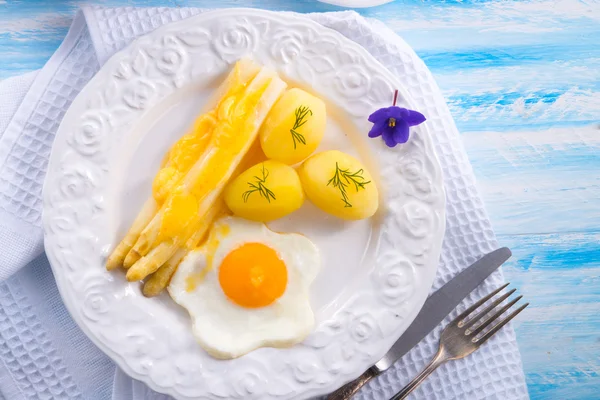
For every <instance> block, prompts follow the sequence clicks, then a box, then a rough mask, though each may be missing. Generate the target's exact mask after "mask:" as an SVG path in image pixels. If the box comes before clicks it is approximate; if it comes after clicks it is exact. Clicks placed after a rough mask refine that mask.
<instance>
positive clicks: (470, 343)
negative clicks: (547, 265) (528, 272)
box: [390, 283, 529, 400]
mask: <svg viewBox="0 0 600 400" xmlns="http://www.w3.org/2000/svg"><path fill="white" fill-rule="evenodd" d="M508 285H509V283H507V284H505V285H503V286H501V287H499V288H498V289H496V290H494V291H493V292H492V293H490V294H488V295H487V296H485V297H484V298H482V299H481V300H479V301H478V302H477V303H475V304H473V305H472V306H471V307H469V308H468V309H467V310H466V311H465V312H463V313H462V314H460V315H459V316H458V317H457V318H456V319H455V320H454V321H452V322H450V324H449V325H448V326H447V327H446V328H445V329H444V331H443V332H442V336H441V338H440V345H439V348H438V351H437V353H436V355H435V356H434V357H433V359H432V360H431V362H430V363H429V365H427V367H425V369H424V370H423V372H421V373H420V374H419V375H417V376H416V377H415V378H414V379H413V380H412V381H411V382H410V383H409V384H408V385H406V387H404V389H402V390H401V391H400V392H398V393H397V394H396V395H395V396H394V397H392V398H391V399H390V400H400V399H405V398H406V397H407V396H408V395H409V394H411V393H412V391H413V390H415V389H416V388H417V386H419V385H420V384H421V382H423V381H424V380H425V379H426V378H427V377H428V376H429V375H431V373H432V372H433V371H435V369H436V368H437V367H439V366H440V365H442V364H443V363H445V362H446V361H450V360H458V359H459V358H463V357H466V356H468V355H469V354H471V353H473V352H474V351H475V350H477V349H478V348H479V346H481V345H482V344H484V343H485V342H486V341H487V340H488V339H489V338H491V337H492V336H494V334H495V333H496V332H498V331H499V330H500V329H501V328H502V327H503V326H504V325H506V324H507V323H508V322H509V321H510V320H511V319H513V318H514V317H516V316H517V314H519V313H520V312H521V311H523V310H524V309H525V307H527V306H528V305H529V303H526V304H524V305H522V306H521V307H519V308H518V309H516V310H515V311H513V312H512V313H511V314H510V315H508V316H507V317H506V318H504V319H502V320H501V321H500V322H498V323H497V324H495V325H494V326H493V327H492V328H491V329H489V330H487V331H485V329H486V328H487V327H489V326H490V324H491V323H492V322H494V321H495V320H497V319H498V318H499V317H500V316H501V315H502V314H504V313H505V312H506V311H508V310H509V309H510V308H511V307H512V306H514V305H515V304H516V303H517V302H518V301H519V300H521V298H522V297H523V296H518V297H516V298H515V299H513V300H511V301H509V302H508V303H506V304H505V305H503V306H502V307H500V308H499V309H498V310H495V308H496V307H497V306H498V305H500V303H502V302H503V301H504V300H506V299H508V297H509V296H510V295H511V294H513V293H514V292H515V291H516V290H517V289H512V290H510V291H509V292H507V293H505V294H503V295H502V296H500V297H498V298H497V299H496V300H494V302H492V304H490V305H489V306H487V307H486V308H484V309H483V310H481V311H479V312H477V313H476V314H475V315H473V316H472V317H471V318H469V319H468V320H467V317H469V316H470V315H471V314H472V313H473V312H474V311H475V310H477V309H478V308H479V307H481V306H483V305H484V303H486V302H487V301H488V300H490V299H491V298H492V297H494V296H495V295H496V294H498V293H499V292H500V291H501V290H502V289H504V288H506V287H507V286H508ZM492 311H495V312H494V314H492V315H491V316H487V315H488V314H490V313H491V312H492ZM486 316H487V318H485V319H484V317H486ZM479 322H481V323H479ZM484 331H485V332H484Z"/></svg>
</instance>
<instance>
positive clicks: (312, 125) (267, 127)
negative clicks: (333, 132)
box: [260, 88, 327, 165]
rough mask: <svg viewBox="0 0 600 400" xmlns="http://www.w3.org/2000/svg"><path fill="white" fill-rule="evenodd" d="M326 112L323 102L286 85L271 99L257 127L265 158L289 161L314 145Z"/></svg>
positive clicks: (301, 156)
mask: <svg viewBox="0 0 600 400" xmlns="http://www.w3.org/2000/svg"><path fill="white" fill-rule="evenodd" d="M326 117H327V113H326V110H325V103H324V102H323V100H321V99H319V98H318V97H315V96H313V95H312V94H310V93H307V92H305V91H304V90H301V89H297V88H294V89H290V90H288V91H287V92H285V93H284V94H283V95H282V96H281V97H280V98H279V100H278V101H277V103H275V105H274V106H273V108H272V109H271V111H270V112H269V115H268V116H267V119H266V120H265V122H264V123H263V125H262V127H261V130H260V144H261V146H262V149H263V151H264V153H265V155H266V156H267V158H270V159H273V160H277V161H281V162H282V163H285V164H288V165H292V164H296V163H299V162H300V161H302V160H304V159H305V158H306V157H308V156H310V155H311V154H312V152H313V151H315V150H316V149H317V147H318V146H319V143H321V139H323V134H324V133H325V122H326Z"/></svg>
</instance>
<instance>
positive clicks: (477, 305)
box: [455, 283, 510, 323]
mask: <svg viewBox="0 0 600 400" xmlns="http://www.w3.org/2000/svg"><path fill="white" fill-rule="evenodd" d="M509 284H510V283H505V284H504V285H502V286H500V287H499V288H498V289H496V290H494V291H493V292H492V293H490V294H488V295H487V296H485V297H484V298H483V299H481V300H479V301H478V302H477V303H475V304H473V305H472V306H471V307H469V308H467V309H466V310H465V311H464V312H463V313H462V314H460V315H459V316H458V317H457V318H456V319H455V321H458V322H459V323H460V322H462V320H463V319H465V317H466V316H467V315H469V314H471V313H472V312H473V311H475V310H476V309H478V308H479V307H481V306H482V305H483V303H485V302H486V301H488V300H489V299H491V298H492V297H494V296H495V295H496V294H498V292H499V291H501V290H502V289H504V288H505V287H507V286H508V285H509Z"/></svg>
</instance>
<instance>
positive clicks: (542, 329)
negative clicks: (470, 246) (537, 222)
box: [499, 231, 600, 400]
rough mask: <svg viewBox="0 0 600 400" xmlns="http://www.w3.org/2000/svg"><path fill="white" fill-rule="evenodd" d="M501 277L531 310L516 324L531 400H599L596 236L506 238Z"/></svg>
mask: <svg viewBox="0 0 600 400" xmlns="http://www.w3.org/2000/svg"><path fill="white" fill-rule="evenodd" d="M499 241H500V243H501V244H502V245H507V246H509V247H510V248H511V249H512V251H513V257H512V259H511V261H509V262H508V263H507V264H506V265H505V267H504V268H503V270H504V275H505V277H506V279H507V281H510V282H511V283H512V284H513V285H514V286H515V287H517V288H518V289H519V292H520V293H522V294H523V295H524V296H525V299H526V300H527V301H530V302H531V306H530V307H529V308H528V309H527V310H526V311H525V312H524V313H523V314H522V315H521V316H519V318H518V319H517V320H516V322H515V324H514V326H515V330H516V333H517V338H518V343H519V349H520V350H521V355H522V360H523V366H524V369H525V372H526V378H527V384H528V388H529V392H530V395H531V398H532V399H535V400H546V399H547V400H556V399H561V400H563V399H564V400H567V399H586V400H587V399H597V398H598V389H599V388H600V386H599V383H600V232H598V231H597V232H589V233H568V234H546V235H506V236H500V237H499Z"/></svg>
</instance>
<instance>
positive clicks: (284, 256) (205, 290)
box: [168, 217, 321, 359]
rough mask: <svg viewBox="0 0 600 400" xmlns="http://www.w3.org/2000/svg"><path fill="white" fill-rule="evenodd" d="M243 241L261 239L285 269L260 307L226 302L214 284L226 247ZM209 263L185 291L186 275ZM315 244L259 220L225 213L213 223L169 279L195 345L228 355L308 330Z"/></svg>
mask: <svg viewBox="0 0 600 400" xmlns="http://www.w3.org/2000/svg"><path fill="white" fill-rule="evenodd" d="M244 243H262V244H264V245H266V246H268V247H270V248H272V249H273V250H275V251H276V252H277V254H278V255H279V257H280V258H281V260H282V261H283V262H284V263H285V265H286V267H287V272H288V282H287V287H286V289H285V292H284V293H283V295H282V296H281V297H280V298H278V299H277V300H275V302H273V303H272V304H270V305H268V306H266V307H261V308H245V307H241V306H239V305H237V304H235V303H234V302H233V301H231V300H230V299H229V298H227V296H226V295H225V293H224V292H223V290H222V289H221V285H220V284H219V266H220V265H221V262H222V261H223V259H224V258H225V257H226V256H227V254H229V253H230V252H231V251H232V250H234V249H236V248H238V247H239V246H241V245H243V244H244ZM211 254H212V267H209V270H208V271H207V272H206V275H205V276H204V277H203V278H202V279H198V278H196V280H197V282H196V284H195V287H194V288H193V290H191V291H190V292H188V291H187V288H188V277H190V276H195V277H198V274H200V273H201V271H203V270H204V269H205V268H207V264H208V263H209V262H210V261H209V260H210V258H211V257H210V256H211ZM320 264H321V260H320V256H319V251H318V249H317V247H316V246H315V245H314V244H313V243H312V242H311V241H310V240H309V239H307V238H306V237H305V236H302V235H299V234H290V233H286V234H281V233H277V232H273V231H271V230H269V229H268V228H267V227H266V226H265V225H264V224H262V223H260V222H253V221H248V220H245V219H241V218H236V217H225V218H222V219H220V220H219V221H217V222H215V223H214V225H213V227H212V230H211V233H210V235H209V239H208V240H207V244H206V245H205V246H203V247H201V248H199V249H197V250H195V251H193V252H190V253H189V254H188V255H187V256H186V258H185V259H184V260H183V261H182V262H181V264H180V265H179V268H178V269H177V272H176V273H175V275H174V276H173V278H172V279H171V283H170V284H169V287H168V290H169V293H170V294H171V297H172V298H173V300H174V301H175V302H176V303H178V304H179V305H181V306H182V307H184V308H186V309H187V310H188V312H189V314H190V317H191V318H192V325H193V327H192V331H193V334H194V336H195V337H196V340H197V341H198V343H199V344H200V345H201V346H202V347H203V348H204V349H205V350H206V351H207V352H208V353H209V354H210V355H212V356H213V357H216V358H222V359H230V358H236V357H239V356H242V355H244V354H246V353H248V352H250V351H252V350H254V349H257V348H259V347H288V346H292V345H294V344H296V343H299V342H301V341H302V340H304V338H305V337H306V336H307V335H308V334H309V333H310V332H311V331H312V329H313V326H314V315H313V312H312V309H311V307H310V302H309V287H310V284H311V283H312V281H313V280H314V279H315V277H316V276H317V273H318V271H319V269H320Z"/></svg>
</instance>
